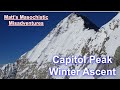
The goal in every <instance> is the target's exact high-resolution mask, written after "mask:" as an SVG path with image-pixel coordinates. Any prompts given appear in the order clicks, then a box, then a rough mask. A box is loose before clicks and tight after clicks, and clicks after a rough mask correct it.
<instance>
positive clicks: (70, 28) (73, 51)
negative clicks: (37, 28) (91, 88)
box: [0, 13, 120, 79]
mask: <svg viewBox="0 0 120 90" xmlns="http://www.w3.org/2000/svg"><path fill="white" fill-rule="evenodd" d="M54 55H58V56H60V57H68V56H90V55H95V56H98V57H99V56H102V57H105V56H110V57H112V58H113V59H112V60H113V63H112V64H96V63H95V64H88V63H87V64H72V65H68V66H66V65H55V64H53V63H52V57H53V56H54ZM49 67H55V68H56V67H59V68H61V69H75V70H84V69H85V68H88V69H94V70H96V69H100V70H102V69H105V70H107V69H112V68H116V70H117V72H118V73H117V75H116V77H103V76H91V77H89V76H88V77H86V76H82V75H79V76H52V75H49V72H48V68H49ZM119 67H120V13H118V14H117V15H116V16H115V17H114V18H113V19H112V20H110V21H109V22H108V23H106V24H105V25H103V26H102V27H100V28H98V27H97V26H96V25H95V24H94V23H92V22H91V21H90V20H89V19H88V18H87V17H85V16H82V15H78V14H76V13H71V14H70V15H69V16H67V17H66V18H64V19H63V20H61V22H60V23H58V24H57V25H56V27H55V28H53V30H52V31H51V32H50V33H49V34H48V35H47V36H46V37H45V38H44V39H43V40H42V41H40V43H38V44H37V45H36V46H35V47H34V48H33V49H31V50H30V51H28V52H26V53H25V54H23V55H22V56H21V57H20V58H19V59H18V60H17V61H16V62H15V63H13V64H6V65H4V66H2V67H1V68H0V78H1V79H11V78H13V79H58V78H61V79H72V78H75V79H76V78H79V79H83V78H86V79H88V78H92V79H95V78H96V79H99V78H116V79H117V78H120V74H119V72H120V70H119Z"/></svg>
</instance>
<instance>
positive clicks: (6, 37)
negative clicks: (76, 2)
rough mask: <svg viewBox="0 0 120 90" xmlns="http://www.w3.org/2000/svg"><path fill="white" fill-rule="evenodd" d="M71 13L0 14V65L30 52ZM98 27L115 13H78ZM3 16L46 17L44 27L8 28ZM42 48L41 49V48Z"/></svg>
mask: <svg viewBox="0 0 120 90" xmlns="http://www.w3.org/2000/svg"><path fill="white" fill-rule="evenodd" d="M70 13H72V12H0V64H5V63H12V62H15V61H16V59H18V58H19V57H20V56H21V55H22V54H24V53H25V52H27V51H29V50H31V49H32V48H33V47H34V46H35V45H36V44H37V43H39V42H40V41H41V40H42V39H43V38H45V36H46V35H47V34H48V33H49V32H50V31H51V30H52V29H53V28H55V26H56V25H57V24H58V23H59V22H60V21H61V20H62V19H64V18H65V17H66V16H68V15H69V14H70ZM79 14H81V15H84V16H87V17H88V18H89V19H90V20H91V21H92V22H93V23H95V24H96V25H97V26H98V27H100V26H102V25H104V24H105V23H107V22H108V21H109V20H111V19H112V18H113V17H114V16H115V15H116V14H117V12H80V13H79ZM4 15H48V16H49V20H48V21H44V23H45V26H44V27H9V26H8V21H5V20H4V17H3V16H4ZM41 48H42V47H41Z"/></svg>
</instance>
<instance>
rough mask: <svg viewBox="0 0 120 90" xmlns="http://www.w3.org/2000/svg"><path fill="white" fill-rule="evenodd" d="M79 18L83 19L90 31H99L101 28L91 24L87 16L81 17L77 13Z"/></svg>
mask: <svg viewBox="0 0 120 90" xmlns="http://www.w3.org/2000/svg"><path fill="white" fill-rule="evenodd" d="M75 14H76V15H77V16H78V17H81V18H82V19H83V20H84V21H85V23H84V25H85V28H89V29H94V30H95V31H98V29H99V27H98V26H97V25H95V24H94V23H93V22H91V21H90V20H89V19H88V18H87V17H86V16H83V15H79V14H77V13H75Z"/></svg>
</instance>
